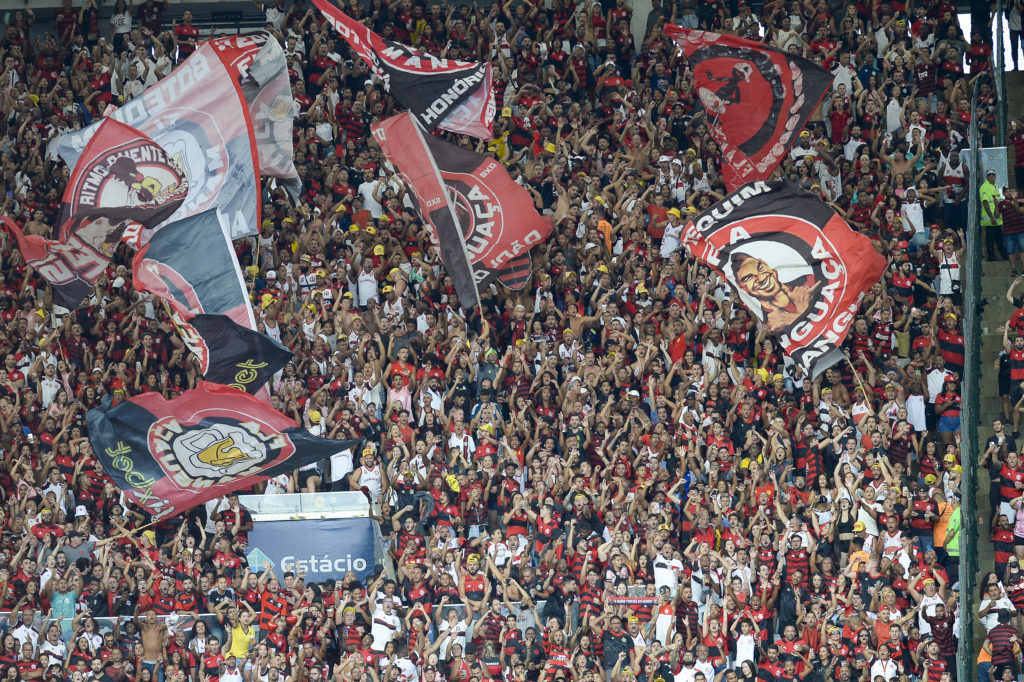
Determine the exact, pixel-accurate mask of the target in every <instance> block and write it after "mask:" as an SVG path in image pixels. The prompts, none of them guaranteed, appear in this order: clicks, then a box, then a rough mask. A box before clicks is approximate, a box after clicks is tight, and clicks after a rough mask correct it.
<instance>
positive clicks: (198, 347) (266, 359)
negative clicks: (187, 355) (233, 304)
mask: <svg viewBox="0 0 1024 682" xmlns="http://www.w3.org/2000/svg"><path fill="white" fill-rule="evenodd" d="M178 324H179V326H178V331H179V333H181V335H182V337H183V340H184V341H185V344H186V345H187V346H188V348H189V350H191V351H192V352H193V353H195V355H196V357H197V358H199V371H200V372H201V373H202V374H203V377H204V378H205V379H206V381H209V382H211V383H214V384H224V385H225V386H231V387H232V388H237V389H238V390H240V391H245V392H246V393H252V394H256V392H257V391H259V389H260V388H262V387H263V385H264V384H266V383H267V382H268V381H270V378H271V377H273V376H274V375H275V374H276V373H277V372H278V371H279V370H281V369H283V368H284V366H285V365H286V364H288V362H289V361H290V360H291V359H292V352H291V351H290V350H288V349H287V348H285V347H284V346H282V345H281V344H280V343H278V342H277V341H275V340H274V339H272V338H270V337H269V336H267V335H266V334H263V333H261V332H257V331H253V330H252V329H248V328H246V327H243V326H242V325H240V324H237V323H236V322H234V321H233V320H232V319H231V318H230V317H228V316H227V315H195V316H194V317H192V318H191V319H189V320H188V322H187V323H185V324H181V323H180V322H179V323H178Z"/></svg>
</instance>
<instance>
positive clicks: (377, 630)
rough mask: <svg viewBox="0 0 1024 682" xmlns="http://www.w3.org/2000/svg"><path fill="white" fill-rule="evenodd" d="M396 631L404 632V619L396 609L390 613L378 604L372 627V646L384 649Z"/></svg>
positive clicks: (379, 649) (380, 649) (375, 648)
mask: <svg viewBox="0 0 1024 682" xmlns="http://www.w3.org/2000/svg"><path fill="white" fill-rule="evenodd" d="M396 632H397V633H401V632H402V619H401V618H399V617H398V613H397V612H395V610H394V609H392V610H391V614H390V615H389V614H387V613H385V612H384V607H383V606H381V605H380V604H378V605H377V608H376V609H375V610H374V612H373V627H371V628H370V635H371V636H373V644H372V645H370V648H371V649H373V650H374V651H384V645H385V644H387V643H388V642H390V641H391V639H392V638H393V637H394V635H395V633H396Z"/></svg>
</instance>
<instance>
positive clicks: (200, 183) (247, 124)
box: [49, 42, 262, 243]
mask: <svg viewBox="0 0 1024 682" xmlns="http://www.w3.org/2000/svg"><path fill="white" fill-rule="evenodd" d="M237 76H238V74H237V72H235V73H232V72H231V70H230V69H229V68H228V67H227V66H226V65H225V64H224V63H223V62H222V61H221V59H220V57H219V55H218V54H217V48H216V47H215V46H213V45H211V44H209V42H203V43H201V44H200V45H199V47H197V48H196V50H195V52H193V53H192V54H191V55H189V57H188V59H186V60H185V61H183V62H181V63H180V64H178V66H177V67H175V69H174V70H173V71H171V73H170V74H168V75H167V76H165V77H163V78H161V79H160V80H159V81H157V82H156V84H155V85H153V86H152V87H149V88H147V89H146V91H145V92H143V93H142V94H141V95H140V96H138V97H134V98H132V99H131V100H129V101H127V102H125V103H124V104H123V105H122V106H121V107H120V108H119V109H117V110H116V111H114V112H113V113H112V114H110V117H109V118H107V119H103V120H104V121H107V120H112V119H113V120H116V121H120V122H122V123H127V124H129V125H131V126H132V127H134V128H137V129H138V130H139V131H141V132H142V133H143V134H145V135H149V136H150V137H152V138H153V140H154V141H155V142H156V143H157V144H158V145H160V146H161V147H163V148H164V149H165V150H167V154H168V155H169V156H170V157H171V158H172V159H174V161H175V163H176V164H177V166H178V167H179V168H181V169H182V170H183V171H184V173H185V177H186V178H187V179H188V192H187V196H186V197H185V199H184V201H183V202H182V203H181V205H180V206H179V208H178V210H176V211H175V212H174V214H173V215H170V216H169V217H168V218H167V219H166V220H164V221H163V222H162V223H160V224H159V225H156V226H155V227H154V228H153V229H154V230H159V229H161V227H162V226H164V225H168V224H170V223H172V222H175V221H177V220H181V219H183V218H186V217H189V216H194V215H196V214H198V213H202V212H203V211H206V210H208V209H210V208H219V209H220V211H221V214H222V215H223V216H224V222H223V227H224V229H226V230H227V231H228V235H229V236H230V237H231V238H232V239H239V238H241V237H250V236H253V235H255V234H256V233H257V232H258V231H259V225H260V211H261V210H262V204H261V203H260V198H259V175H258V173H257V169H259V168H260V163H259V159H258V154H257V145H256V139H255V135H254V133H253V129H252V121H251V119H250V116H249V106H248V105H247V103H246V101H245V99H244V98H243V96H242V88H241V85H240V83H239V79H238V77H237ZM98 126H99V124H94V125H91V126H88V127H87V128H83V129H81V130H76V131H73V132H70V133H66V134H64V135H60V136H58V137H57V138H56V139H54V140H53V141H52V142H51V143H50V146H49V151H50V152H51V153H56V154H59V155H60V157H61V158H62V159H64V162H65V163H67V165H68V166H69V167H74V166H76V165H77V164H78V160H79V157H80V156H81V154H82V152H83V150H84V149H85V148H86V145H88V144H89V141H90V139H91V138H92V137H94V136H95V135H96V133H97V132H98V130H99V127H98ZM152 233H153V230H146V231H142V232H141V233H140V234H130V233H129V234H126V235H125V240H124V241H128V242H131V241H132V240H134V239H137V240H138V241H139V242H141V243H145V242H146V241H148V240H149V239H150V237H151V235H152Z"/></svg>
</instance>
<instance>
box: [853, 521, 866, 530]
mask: <svg viewBox="0 0 1024 682" xmlns="http://www.w3.org/2000/svg"><path fill="white" fill-rule="evenodd" d="M866 528H867V526H865V525H864V522H863V521H857V522H856V523H854V524H853V532H854V533H859V532H861V531H862V530H865V529H866Z"/></svg>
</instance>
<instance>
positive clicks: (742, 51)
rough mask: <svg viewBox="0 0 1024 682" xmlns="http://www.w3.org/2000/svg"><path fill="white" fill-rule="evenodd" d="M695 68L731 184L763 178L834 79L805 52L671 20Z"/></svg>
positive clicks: (668, 29)
mask: <svg viewBox="0 0 1024 682" xmlns="http://www.w3.org/2000/svg"><path fill="white" fill-rule="evenodd" d="M665 35H666V36H668V37H670V38H672V39H673V40H675V41H676V43H677V44H678V45H679V47H680V48H681V49H682V51H683V53H684V54H685V55H686V58H687V60H688V61H689V64H690V68H691V69H692V70H693V80H694V87H695V88H696V90H697V97H698V99H699V100H700V103H701V106H702V107H703V108H704V114H705V116H706V117H707V123H708V128H710V130H711V134H712V135H713V136H714V138H715V141H716V142H717V143H718V146H719V147H720V148H721V156H722V159H723V160H724V161H725V164H726V165H725V168H723V170H722V179H723V180H724V181H725V186H726V187H727V188H728V189H729V190H733V189H735V188H737V187H739V186H740V185H742V184H743V183H745V182H754V181H756V180H765V179H767V178H768V177H769V176H770V175H771V174H772V171H774V170H775V167H776V166H778V165H779V164H780V163H781V162H782V160H783V159H784V158H785V157H786V154H788V153H789V149H790V147H792V146H793V143H794V142H796V138H797V135H799V134H800V131H801V130H802V129H803V127H804V125H805V124H806V123H807V120H808V119H809V118H810V117H811V114H813V113H814V110H815V108H817V106H818V104H819V103H820V102H821V99H822V97H824V96H825V93H826V92H827V91H828V88H829V85H831V83H832V74H831V73H829V72H828V71H826V70H825V69H823V68H821V67H820V66H818V65H816V64H814V63H813V62H810V61H808V60H806V59H804V58H803V57H798V56H796V55H792V54H789V53H787V52H782V51H780V50H775V49H772V48H770V47H766V46H765V45H764V44H762V43H757V42H754V41H752V40H744V39H743V38H736V37H734V36H728V35H720V34H718V33H711V32H709V31H698V30H691V29H685V28H681V27H679V26H676V25H674V24H666V25H665Z"/></svg>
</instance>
